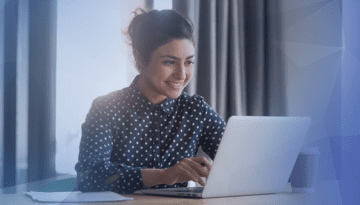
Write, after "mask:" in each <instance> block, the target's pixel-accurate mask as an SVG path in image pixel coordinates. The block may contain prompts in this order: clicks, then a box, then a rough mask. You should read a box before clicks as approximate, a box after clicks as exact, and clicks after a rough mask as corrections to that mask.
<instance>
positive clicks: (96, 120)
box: [75, 98, 144, 193]
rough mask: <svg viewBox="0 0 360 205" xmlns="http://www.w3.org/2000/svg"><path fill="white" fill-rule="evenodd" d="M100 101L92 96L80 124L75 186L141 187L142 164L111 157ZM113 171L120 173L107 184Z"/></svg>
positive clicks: (109, 136)
mask: <svg viewBox="0 0 360 205" xmlns="http://www.w3.org/2000/svg"><path fill="white" fill-rule="evenodd" d="M102 104H103V100H101V99H100V98H97V99H95V100H94V101H93V103H92V106H91V108H90V111H89V113H88V114H87V116H86V120H85V122H84V123H83V124H82V137H81V142H80V153H79V161H78V163H77V164H76V165H75V170H76V172H77V177H76V185H77V188H78V189H79V191H82V192H93V191H114V192H118V193H133V192H134V191H136V190H140V189H142V188H143V187H144V183H143V181H142V178H141V170H142V169H143V168H142V167H131V166H129V165H126V164H124V163H118V162H111V161H110V156H111V151H112V148H113V133H112V131H111V121H110V120H109V119H108V117H107V113H106V110H105V109H104V108H103V107H104V106H103V105H102ZM113 175H117V176H119V177H118V178H117V180H115V181H114V182H112V183H109V184H106V183H105V181H106V180H107V179H109V178H110V177H111V176H113Z"/></svg>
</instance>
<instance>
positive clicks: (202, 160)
mask: <svg viewBox="0 0 360 205" xmlns="http://www.w3.org/2000/svg"><path fill="white" fill-rule="evenodd" d="M190 159H191V160H192V161H195V162H197V163H204V164H205V167H206V168H207V169H208V170H209V171H210V170H211V164H210V162H209V161H208V160H207V159H206V158H205V157H193V158H190Z"/></svg>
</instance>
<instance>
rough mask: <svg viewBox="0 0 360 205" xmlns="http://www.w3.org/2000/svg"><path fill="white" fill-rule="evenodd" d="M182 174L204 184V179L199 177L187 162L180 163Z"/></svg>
mask: <svg viewBox="0 0 360 205" xmlns="http://www.w3.org/2000/svg"><path fill="white" fill-rule="evenodd" d="M181 169H182V172H183V173H182V174H185V175H186V176H187V177H188V178H189V179H190V180H193V181H194V182H198V183H199V184H204V185H205V183H204V181H203V180H202V179H201V178H200V175H199V174H198V173H197V172H196V171H195V170H194V169H193V168H192V167H191V166H190V165H189V164H187V163H184V162H183V163H182V164H181Z"/></svg>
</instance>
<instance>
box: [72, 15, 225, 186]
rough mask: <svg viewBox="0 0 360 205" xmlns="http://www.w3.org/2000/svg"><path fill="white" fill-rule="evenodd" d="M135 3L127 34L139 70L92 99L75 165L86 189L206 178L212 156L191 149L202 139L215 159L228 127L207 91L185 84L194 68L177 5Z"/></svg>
mask: <svg viewBox="0 0 360 205" xmlns="http://www.w3.org/2000/svg"><path fill="white" fill-rule="evenodd" d="M137 11H139V10H137ZM137 11H136V12H135V17H134V19H133V20H132V21H131V23H130V25H129V28H128V31H127V34H128V37H129V39H130V42H131V46H132V48H133V54H134V57H135V60H136V67H137V69H138V71H139V72H140V74H139V75H138V76H136V77H135V79H134V81H133V82H132V84H131V85H130V86H129V87H127V88H124V89H122V90H118V91H115V92H111V93H109V94H107V95H104V96H101V97H98V98H96V99H95V100H94V101H93V103H92V106H91V109H90V111H89V113H88V114H87V117H86V120H85V122H84V124H83V125H82V137H81V142H80V154H79V161H78V163H77V164H76V166H75V169H76V171H77V187H78V189H79V190H81V191H108V190H110V191H115V192H119V193H132V192H134V191H136V190H139V189H143V188H164V187H185V186H187V182H188V181H190V180H193V181H195V182H198V183H199V184H201V185H204V182H203V180H202V179H201V177H207V176H208V174H209V171H210V169H211V164H210V163H209V162H208V161H207V160H206V159H205V158H202V157H194V156H195V155H196V153H197V151H198V149H199V147H201V148H202V149H203V150H204V152H205V153H206V154H208V155H209V156H210V157H211V158H212V159H214V157H215V154H216V151H217V148H218V146H219V143H220V140H221V137H222V135H223V131H224V129H225V122H224V120H223V119H222V118H221V117H220V116H219V115H218V114H217V113H216V112H215V111H214V110H213V109H212V108H210V107H209V105H208V104H207V103H206V102H205V101H204V98H203V97H201V96H198V95H193V96H189V95H188V94H187V93H185V92H183V90H184V88H185V87H186V85H187V84H188V83H189V81H190V80H191V77H192V75H193V72H194V67H193V61H194V60H195V49H194V46H195V42H194V38H193V27H192V23H191V22H190V20H188V19H187V18H185V17H183V16H182V15H181V14H179V13H177V12H176V11H172V10H162V11H156V10H153V11H150V12H145V11H143V10H141V9H140V12H141V13H140V14H137ZM201 163H204V164H205V167H206V168H205V167H204V166H203V165H202V164H201Z"/></svg>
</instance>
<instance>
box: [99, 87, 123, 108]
mask: <svg viewBox="0 0 360 205" xmlns="http://www.w3.org/2000/svg"><path fill="white" fill-rule="evenodd" d="M128 93H129V87H126V88H123V89H121V90H115V91H112V92H109V93H107V94H105V95H102V96H99V97H97V98H95V99H94V100H93V105H97V106H109V105H112V104H119V103H120V102H122V101H124V99H126V96H127V95H128Z"/></svg>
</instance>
